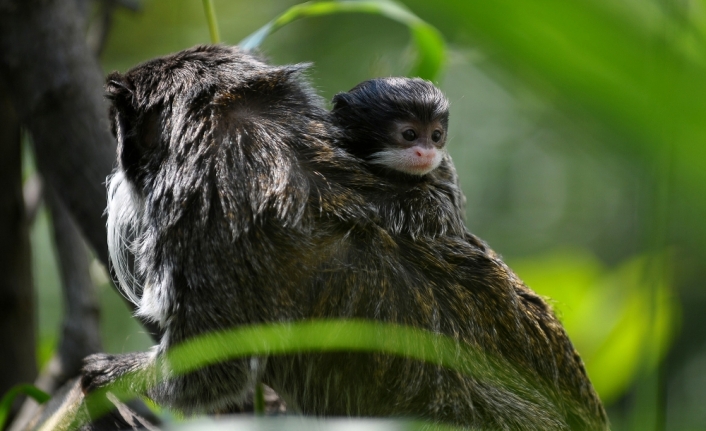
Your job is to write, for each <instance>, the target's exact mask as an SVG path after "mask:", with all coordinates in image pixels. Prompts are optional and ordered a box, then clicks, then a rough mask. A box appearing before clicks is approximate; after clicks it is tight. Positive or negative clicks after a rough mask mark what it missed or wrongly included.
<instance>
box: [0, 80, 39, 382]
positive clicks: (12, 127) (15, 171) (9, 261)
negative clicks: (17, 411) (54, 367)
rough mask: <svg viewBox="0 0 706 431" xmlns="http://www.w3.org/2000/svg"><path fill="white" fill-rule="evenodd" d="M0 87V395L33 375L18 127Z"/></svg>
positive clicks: (31, 299) (31, 306)
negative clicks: (0, 352)
mask: <svg viewBox="0 0 706 431" xmlns="http://www.w3.org/2000/svg"><path fill="white" fill-rule="evenodd" d="M4 90H5V89H4V88H3V87H2V86H1V85H0V351H2V354H0V396H1V395H2V394H4V393H5V392H6V391H7V390H8V389H10V387H12V386H14V385H16V384H18V383H31V382H32V381H34V379H35V377H36V375H37V365H36V355H35V317H34V315H35V312H34V292H33V290H32V277H31V263H30V262H31V260H30V250H29V229H28V226H27V219H26V218H25V211H24V208H25V207H24V200H23V198H22V160H21V146H20V125H19V123H18V121H17V117H16V116H15V112H14V110H13V108H12V105H11V104H10V101H9V100H8V98H7V93H6V92H5V91H4Z"/></svg>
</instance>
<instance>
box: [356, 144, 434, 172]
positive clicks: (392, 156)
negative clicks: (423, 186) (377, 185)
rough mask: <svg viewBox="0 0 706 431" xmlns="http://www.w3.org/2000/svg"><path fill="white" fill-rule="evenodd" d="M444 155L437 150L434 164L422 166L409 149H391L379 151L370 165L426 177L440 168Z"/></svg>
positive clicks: (373, 156)
mask: <svg viewBox="0 0 706 431" xmlns="http://www.w3.org/2000/svg"><path fill="white" fill-rule="evenodd" d="M443 155H444V150H436V151H435V152H434V160H433V161H432V163H431V164H430V165H424V166H420V165H419V163H418V162H417V160H416V157H415V156H414V153H413V152H412V151H410V150H409V149H406V150H401V149H391V150H382V151H378V152H377V153H375V154H373V155H372V158H371V160H370V163H372V164H375V165H382V166H385V167H388V168H390V169H394V170H397V171H400V172H404V173H406V174H410V175H425V174H428V173H429V172H431V171H433V170H434V169H436V168H438V167H439V165H440V164H441V159H442V158H443Z"/></svg>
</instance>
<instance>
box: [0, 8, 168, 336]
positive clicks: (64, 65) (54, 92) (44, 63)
mask: <svg viewBox="0 0 706 431" xmlns="http://www.w3.org/2000/svg"><path fill="white" fill-rule="evenodd" d="M83 23H84V18H83V15H82V13H81V11H80V10H79V8H78V7H77V3H76V2H75V1H70V0H0V82H3V83H4V84H5V86H6V88H7V91H8V94H9V97H10V100H11V101H12V104H13V106H14V108H15V111H16V112H17V114H18V118H19V121H20V123H21V124H23V125H24V126H26V127H27V128H28V129H29V131H30V132H31V134H32V138H33V141H34V149H35V156H36V160H37V167H38V169H39V171H40V173H41V174H42V177H43V179H44V182H45V184H46V187H47V188H51V189H53V190H55V191H56V195H57V197H58V199H59V200H60V201H61V202H62V203H63V204H64V206H65V207H66V210H67V211H68V212H69V214H70V215H71V216H72V218H73V220H75V221H76V222H77V224H78V227H79V229H80V230H81V232H82V234H83V237H84V238H85V239H86V241H87V242H88V244H89V245H90V246H91V248H92V249H93V251H94V252H95V254H96V255H97V256H98V258H99V259H100V260H101V262H102V263H103V264H104V265H105V266H106V267H108V246H107V240H106V230H105V217H104V215H103V210H104V208H105V203H106V189H105V179H106V177H107V176H108V175H109V174H110V172H111V171H112V167H113V163H114V161H115V141H114V139H113V137H112V136H111V134H110V131H109V128H108V115H107V112H108V107H107V103H106V101H105V99H104V97H103V93H104V91H103V74H102V71H101V69H100V67H99V65H98V62H97V60H96V58H95V56H94V55H93V53H92V52H91V50H90V49H89V48H88V46H87V44H86V41H85V34H84V33H85V32H84V28H83V27H84V25H83ZM143 324H144V325H145V327H146V328H147V330H148V331H149V332H150V333H151V334H152V335H153V336H155V337H158V329H157V327H156V325H154V324H146V323H145V322H143Z"/></svg>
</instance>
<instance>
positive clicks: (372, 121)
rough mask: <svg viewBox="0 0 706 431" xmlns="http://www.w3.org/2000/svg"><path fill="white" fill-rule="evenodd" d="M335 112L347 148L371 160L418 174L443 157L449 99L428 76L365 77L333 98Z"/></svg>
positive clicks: (434, 167)
mask: <svg viewBox="0 0 706 431" xmlns="http://www.w3.org/2000/svg"><path fill="white" fill-rule="evenodd" d="M332 114H333V117H334V121H335V122H336V124H337V125H338V126H339V127H340V128H341V130H342V132H343V138H342V144H343V146H344V147H345V148H346V150H348V151H349V152H351V153H352V154H355V155H356V156H358V157H360V158H362V159H364V160H366V161H368V162H369V163H372V164H375V165H381V166H384V167H387V168H390V169H393V170H396V171H399V172H404V173H406V174H410V175H418V176H421V175H425V174H427V173H429V172H431V171H433V170H434V169H436V168H437V167H438V166H439V164H440V163H441V160H442V157H443V152H444V151H445V149H444V147H445V145H446V136H447V130H448V122H449V102H448V100H446V97H444V95H443V94H442V93H441V90H439V89H438V88H436V87H435V86H434V85H433V84H432V83H431V82H429V81H425V80H423V79H419V78H411V79H410V78H377V79H371V80H369V81H364V82H362V83H360V84H358V85H357V86H355V87H354V88H353V89H352V90H350V91H349V92H347V93H339V94H337V95H336V96H335V97H334V98H333V110H332Z"/></svg>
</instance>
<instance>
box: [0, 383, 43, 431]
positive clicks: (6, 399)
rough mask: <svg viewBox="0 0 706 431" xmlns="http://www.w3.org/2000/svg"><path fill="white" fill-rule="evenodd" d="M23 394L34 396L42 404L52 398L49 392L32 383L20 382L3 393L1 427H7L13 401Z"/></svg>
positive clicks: (0, 408)
mask: <svg viewBox="0 0 706 431" xmlns="http://www.w3.org/2000/svg"><path fill="white" fill-rule="evenodd" d="M21 394H25V395H27V396H29V397H32V398H33V399H34V400H35V401H37V402H38V403H40V404H42V403H45V402H47V401H49V398H51V397H50V396H49V394H47V393H46V392H44V391H42V390H41V389H38V388H37V387H35V386H32V385H27V384H20V385H17V386H13V387H12V389H10V390H9V391H7V393H6V394H5V395H3V397H2V400H0V429H4V428H5V422H6V421H7V417H8V415H9V414H10V409H12V403H13V402H14V401H15V398H17V396H18V395H21Z"/></svg>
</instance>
